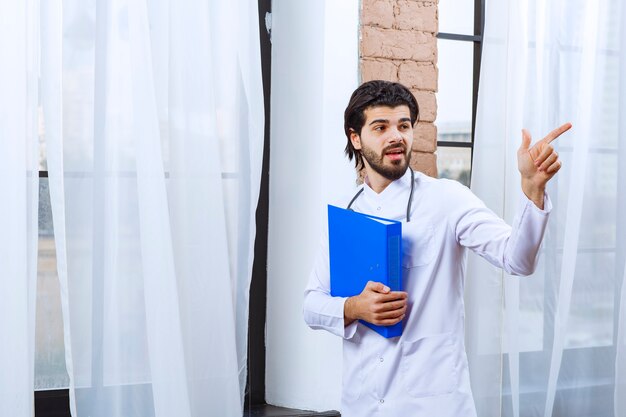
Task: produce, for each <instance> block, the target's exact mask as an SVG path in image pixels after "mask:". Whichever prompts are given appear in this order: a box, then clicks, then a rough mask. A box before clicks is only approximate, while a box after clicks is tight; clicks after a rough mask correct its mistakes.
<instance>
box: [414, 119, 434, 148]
mask: <svg viewBox="0 0 626 417" xmlns="http://www.w3.org/2000/svg"><path fill="white" fill-rule="evenodd" d="M412 149H413V150H414V151H418V152H431V153H432V152H435V151H436V150H437V127H436V126H435V125H434V124H432V123H418V124H416V125H415V127H414V128H413V148H412Z"/></svg>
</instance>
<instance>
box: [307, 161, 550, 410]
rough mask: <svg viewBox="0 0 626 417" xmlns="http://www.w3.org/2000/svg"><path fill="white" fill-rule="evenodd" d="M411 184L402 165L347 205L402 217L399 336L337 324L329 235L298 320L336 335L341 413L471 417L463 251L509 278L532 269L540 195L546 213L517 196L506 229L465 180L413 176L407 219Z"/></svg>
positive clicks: (540, 224)
mask: <svg viewBox="0 0 626 417" xmlns="http://www.w3.org/2000/svg"><path fill="white" fill-rule="evenodd" d="M410 184H411V176H410V172H409V171H408V170H407V173H406V174H405V175H404V176H403V177H402V178H400V179H399V180H397V181H394V182H392V183H391V184H390V185H389V186H387V188H385V189H384V190H383V191H382V192H381V193H380V194H377V193H376V192H374V191H373V190H372V189H371V188H370V187H369V186H367V185H364V191H363V193H362V194H361V195H360V196H359V197H358V198H357V199H356V200H355V202H354V204H353V205H352V208H353V209H354V210H355V211H357V212H361V213H368V214H372V215H376V216H380V217H385V218H389V219H395V220H401V221H402V222H403V223H402V245H403V261H402V263H403V277H402V278H403V288H404V289H405V291H406V292H407V293H408V306H407V313H406V317H405V319H404V331H403V334H402V336H400V337H397V338H391V339H385V338H384V337H382V336H380V335H379V334H378V333H376V332H374V331H372V330H370V329H369V328H367V327H366V326H364V325H362V324H361V323H359V322H358V321H355V322H354V323H352V324H350V325H349V326H347V327H344V315H343V308H344V303H345V300H346V299H345V298H342V297H332V296H331V295H330V273H329V262H328V237H327V233H328V232H327V231H325V232H324V233H323V234H322V242H321V249H320V252H319V255H318V257H317V260H316V261H315V265H314V267H313V270H312V272H311V276H310V279H309V283H308V285H307V288H306V290H305V295H304V308H303V314H304V319H305V321H306V323H307V324H308V325H309V326H310V327H311V328H313V329H324V330H327V331H329V332H331V333H333V334H335V335H337V336H340V337H342V338H343V385H342V386H343V388H342V400H341V405H342V409H341V413H342V417H367V416H390V417H392V416H393V417H411V416H420V417H421V416H424V417H433V416H436V417H472V416H476V409H475V406H474V400H473V397H472V392H471V389H470V380H469V371H468V365H467V356H466V353H465V344H464V318H465V313H464V304H463V288H464V280H465V263H466V262H465V259H466V248H469V249H471V250H473V251H474V252H476V253H477V254H479V255H480V256H482V257H483V258H485V259H487V260H488V261H489V262H490V263H492V264H493V265H495V266H498V267H500V268H503V269H504V270H506V271H507V272H508V273H510V274H514V275H528V274H531V273H532V272H533V270H534V268H535V265H536V258H537V253H538V251H539V247H540V244H541V240H542V238H543V234H544V231H545V227H546V224H547V220H548V213H549V211H550V209H551V205H550V201H549V199H548V198H547V196H546V198H545V201H544V208H545V210H540V209H539V208H538V207H537V206H535V205H534V203H532V202H531V201H530V200H527V199H524V201H523V202H522V205H521V207H520V210H519V211H518V214H517V216H516V218H515V220H514V222H513V226H512V227H511V226H509V225H507V224H506V223H505V222H504V221H503V220H502V219H500V218H499V217H498V216H496V215H495V214H494V213H493V212H492V211H491V210H489V209H488V208H487V207H486V206H485V205H484V203H483V202H482V201H481V200H479V199H478V198H477V197H476V196H475V195H474V194H472V192H471V191H470V190H469V189H468V188H466V187H464V186H463V185H461V184H459V183H457V182H455V181H450V180H444V179H434V178H430V177H428V176H426V175H423V174H421V173H418V172H416V173H415V191H414V201H413V204H412V211H411V221H410V222H409V223H406V219H405V217H406V207H407V201H408V196H409V191H410ZM346 205H347V201H346ZM344 207H345V205H344ZM476 279H480V277H476Z"/></svg>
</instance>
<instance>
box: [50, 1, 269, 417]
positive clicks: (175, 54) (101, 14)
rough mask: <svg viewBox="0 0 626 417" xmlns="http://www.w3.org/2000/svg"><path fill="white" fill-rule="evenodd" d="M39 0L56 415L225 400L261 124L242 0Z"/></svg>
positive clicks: (243, 312) (254, 42) (248, 246)
mask: <svg viewBox="0 0 626 417" xmlns="http://www.w3.org/2000/svg"><path fill="white" fill-rule="evenodd" d="M41 7H42V9H41V15H40V24H41V32H42V34H41V54H42V55H41V56H42V58H41V60H42V62H41V88H42V96H41V97H42V98H41V100H42V105H43V113H44V119H45V122H46V138H45V139H46V146H47V152H48V171H49V180H50V197H51V206H52V213H53V220H54V231H55V243H56V250H57V263H58V272H59V279H60V281H61V292H62V308H63V315H64V333H65V348H66V363H67V367H68V374H69V376H70V397H71V401H70V406H71V409H72V415H73V416H74V417H81V416H103V417H104V416H106V417H116V416H119V417H122V416H123V417H128V416H138V417H149V416H155V417H171V416H181V417H187V416H189V417H191V416H240V415H241V414H242V407H243V395H244V390H245V381H246V344H247V340H246V338H247V317H248V289H249V282H250V274H251V268H252V256H253V250H252V249H253V243H254V236H255V221H254V219H255V210H256V203H257V199H258V192H259V183H260V171H261V169H260V168H261V160H262V147H263V130H264V127H263V125H264V121H263V120H264V116H263V97H262V84H261V68H260V65H261V64H260V50H259V39H258V36H259V34H258V31H259V27H258V18H257V4H256V2H254V1H252V0H237V1H228V2H220V1H211V2H206V1H199V0H185V1H170V0H155V1H145V0H139V1H134V0H132V1H131V0H109V1H105V0H95V1H93V0H92V1H83V0H64V1H61V0H57V1H49V2H42V5H41Z"/></svg>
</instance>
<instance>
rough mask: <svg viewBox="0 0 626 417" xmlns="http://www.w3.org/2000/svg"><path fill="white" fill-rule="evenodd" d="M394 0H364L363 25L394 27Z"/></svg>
mask: <svg viewBox="0 0 626 417" xmlns="http://www.w3.org/2000/svg"><path fill="white" fill-rule="evenodd" d="M393 5H394V2H393V1H392V0H363V8H362V10H361V25H363V26H378V27H383V28H389V29H390V28H392V27H393V23H394V14H393Z"/></svg>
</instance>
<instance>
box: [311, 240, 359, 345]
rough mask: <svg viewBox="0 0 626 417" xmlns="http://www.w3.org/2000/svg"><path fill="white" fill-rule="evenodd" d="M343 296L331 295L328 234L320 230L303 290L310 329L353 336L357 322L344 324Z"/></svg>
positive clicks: (344, 299) (346, 337)
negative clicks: (316, 249)
mask: <svg viewBox="0 0 626 417" xmlns="http://www.w3.org/2000/svg"><path fill="white" fill-rule="evenodd" d="M346 299H347V298H345V297H333V296H331V295H330V267H329V262H328V234H327V233H322V238H321V242H320V250H319V252H318V254H317V258H316V260H315V264H314V266H313V270H312V271H311V275H310V277H309V282H308V284H307V287H306V289H305V291H304V305H303V311H302V313H303V316H304V321H305V322H306V324H307V325H308V326H309V327H311V328H312V329H323V330H327V331H329V332H331V333H332V334H335V335H337V336H339V337H343V338H345V339H350V338H352V337H353V336H354V333H355V332H356V325H357V322H354V323H352V324H350V325H349V326H344V315H343V308H344V304H345V302H346Z"/></svg>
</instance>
